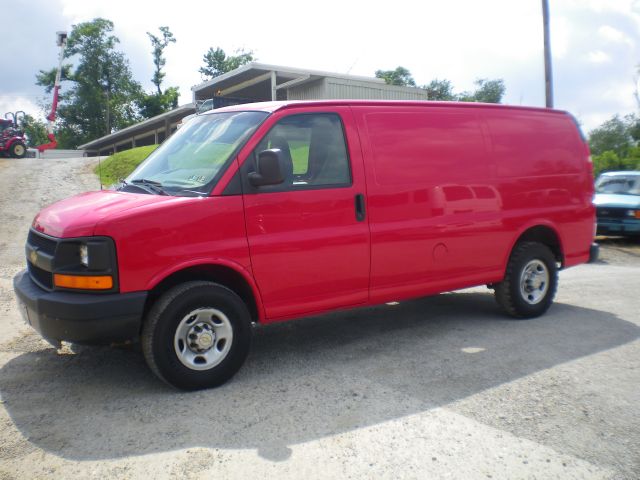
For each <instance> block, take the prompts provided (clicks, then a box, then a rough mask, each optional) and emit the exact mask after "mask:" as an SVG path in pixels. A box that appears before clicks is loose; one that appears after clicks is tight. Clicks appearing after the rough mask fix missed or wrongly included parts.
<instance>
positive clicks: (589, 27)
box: [0, 0, 640, 132]
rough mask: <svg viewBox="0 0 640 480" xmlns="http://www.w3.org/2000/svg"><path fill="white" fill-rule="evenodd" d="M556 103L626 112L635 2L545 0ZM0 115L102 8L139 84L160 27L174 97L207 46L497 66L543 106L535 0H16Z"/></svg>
mask: <svg viewBox="0 0 640 480" xmlns="http://www.w3.org/2000/svg"><path fill="white" fill-rule="evenodd" d="M549 4H550V11H551V45H552V55H553V74H554V96H555V106H556V108H559V109H563V110H568V111H570V112H571V113H573V114H574V115H575V116H576V117H577V118H578V121H579V122H580V123H581V124H582V126H583V129H584V130H585V131H586V132H588V131H590V130H591V129H593V128H595V127H597V126H598V125H600V124H601V123H602V122H604V121H605V120H607V119H609V118H611V117H612V116H613V115H615V114H620V115H625V114H629V113H633V112H635V111H637V110H638V108H639V106H638V103H637V102H636V99H635V97H634V92H635V91H636V85H637V83H638V78H637V67H638V65H639V64H640V0H549ZM3 10H4V11H3V13H2V18H3V22H2V23H3V29H2V40H1V42H2V49H0V51H2V52H3V53H2V56H3V57H4V59H3V61H2V67H0V115H3V114H4V112H6V111H16V110H24V111H27V112H28V113H31V114H34V115H37V116H39V117H41V118H44V113H43V112H42V109H41V107H39V105H40V104H42V103H43V101H46V100H49V98H48V96H46V95H45V93H44V90H43V89H42V88H41V87H38V86H36V85H35V75H36V73H37V72H38V71H39V70H40V69H50V68H52V67H54V66H56V63H57V55H58V49H57V47H56V44H55V38H56V36H55V32H56V31H58V30H68V31H70V30H71V28H72V25H74V24H77V23H81V22H85V21H89V20H92V19H93V18H96V17H103V18H107V19H109V20H111V21H113V22H114V24H115V31H114V33H115V35H116V36H117V37H118V38H119V39H120V43H119V44H118V47H117V48H118V50H120V51H122V52H124V53H125V54H126V56H127V57H128V58H129V61H130V65H131V69H132V71H133V75H134V77H135V79H136V80H138V81H139V82H140V83H141V84H142V85H143V87H144V88H145V89H146V90H147V91H149V92H150V91H151V90H152V83H151V77H152V75H153V63H152V57H151V44H150V42H149V38H148V37H147V35H146V32H152V33H158V27H160V26H168V27H169V28H170V30H171V31H172V32H173V34H174V36H175V38H176V39H177V42H176V43H174V44H171V45H170V46H169V47H168V48H167V49H166V59H167V64H166V67H165V72H166V78H165V80H164V84H163V87H168V86H177V87H179V89H180V94H181V95H180V104H183V103H188V102H190V101H191V87H192V86H193V85H196V84H198V83H200V82H201V81H202V78H201V76H200V74H199V73H198V69H199V68H200V67H201V66H202V63H203V62H202V57H203V55H204V53H205V52H206V51H207V50H208V48H209V47H214V48H215V47H221V48H223V49H224V50H225V51H226V52H227V53H230V52H233V51H235V50H236V49H241V48H244V49H246V50H253V51H254V54H255V56H256V57H257V59H258V61H259V62H261V63H267V64H273V65H283V66H289V67H298V68H309V69H314V70H323V71H329V72H338V73H350V74H353V75H365V76H373V75H374V72H375V71H376V70H378V69H383V70H390V69H394V68H395V67H397V66H399V65H401V66H403V67H405V68H407V69H409V70H410V71H411V73H412V75H413V77H414V78H415V80H416V82H417V84H418V85H423V84H426V83H428V82H429V81H431V80H432V79H434V78H438V79H448V80H451V81H452V82H453V85H454V88H455V90H456V91H458V92H461V91H464V90H472V89H473V86H474V85H473V82H474V80H476V79H478V78H490V79H495V78H502V79H504V81H505V85H506V95H505V98H504V103H507V104H513V105H532V106H544V61H543V50H542V38H543V37H542V8H541V0H483V1H477V0H447V1H445V2H443V1H441V0H421V1H415V2H414V1H402V0H396V1H394V2H389V1H382V2H378V1H376V0H369V1H362V2H361V1H355V0H354V1H346V0H342V1H335V0H323V1H319V2H318V1H316V2H311V1H308V2H307V1H299V0H298V1H278V0H271V1H254V0H245V1H242V2H218V1H215V0H208V1H200V0H183V1H181V2H176V1H175V0H173V1H165V0H154V1H153V2H146V1H144V2H143V1H135V0H127V1H123V0H108V1H104V0H47V1H45V0H15V1H13V2H12V4H11V7H10V8H7V9H3Z"/></svg>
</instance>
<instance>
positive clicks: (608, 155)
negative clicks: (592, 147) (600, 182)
mask: <svg viewBox="0 0 640 480" xmlns="http://www.w3.org/2000/svg"><path fill="white" fill-rule="evenodd" d="M631 150H632V151H633V155H631V156H628V157H624V158H620V157H619V156H618V154H617V153H616V152H613V151H611V150H608V151H606V152H603V153H601V154H600V155H594V156H593V157H592V158H593V174H594V176H595V177H597V176H598V175H600V174H601V173H603V172H615V171H621V170H623V171H624V170H640V148H639V147H633V148H632V149H631Z"/></svg>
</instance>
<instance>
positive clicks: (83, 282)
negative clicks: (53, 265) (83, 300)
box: [53, 273, 113, 290]
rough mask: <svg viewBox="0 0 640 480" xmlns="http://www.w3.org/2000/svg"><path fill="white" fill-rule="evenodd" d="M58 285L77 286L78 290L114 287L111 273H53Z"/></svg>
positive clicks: (64, 286) (63, 286) (65, 286)
mask: <svg viewBox="0 0 640 480" xmlns="http://www.w3.org/2000/svg"><path fill="white" fill-rule="evenodd" d="M53 284H54V285H55V286H56V287H62V288H76V289H78V290H109V289H111V288H113V277H111V276H109V275H100V276H93V275H62V274H59V273H56V274H54V275H53Z"/></svg>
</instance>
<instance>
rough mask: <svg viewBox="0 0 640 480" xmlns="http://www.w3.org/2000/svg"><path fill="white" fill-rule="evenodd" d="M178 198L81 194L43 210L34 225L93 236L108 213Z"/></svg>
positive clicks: (54, 233)
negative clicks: (96, 227) (97, 226)
mask: <svg viewBox="0 0 640 480" xmlns="http://www.w3.org/2000/svg"><path fill="white" fill-rule="evenodd" d="M179 198H180V197H171V196H165V195H146V194H138V193H128V192H116V191H113V190H101V191H98V192H87V193H81V194H80V195H76V196H74V197H70V198H66V199H64V200H61V201H59V202H56V203H54V204H52V205H49V206H48V207H46V208H44V209H42V210H41V211H40V212H39V213H38V214H37V215H36V217H35V218H34V219H33V224H32V227H33V228H34V229H35V230H37V231H38V232H42V233H44V234H46V235H50V236H52V237H59V238H69V237H88V236H91V235H93V233H94V229H95V226H96V224H97V223H98V222H99V221H101V220H102V219H104V218H106V217H108V216H111V215H114V214H118V213H121V212H124V211H129V210H132V209H137V208H140V207H144V206H146V205H151V204H157V203H162V202H171V201H175V200H178V199H179Z"/></svg>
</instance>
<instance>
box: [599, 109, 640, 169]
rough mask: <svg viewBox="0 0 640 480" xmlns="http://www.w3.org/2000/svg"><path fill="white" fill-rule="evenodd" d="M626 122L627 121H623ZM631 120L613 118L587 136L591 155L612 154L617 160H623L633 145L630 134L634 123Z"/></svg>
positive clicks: (633, 130) (616, 116) (633, 128)
mask: <svg viewBox="0 0 640 480" xmlns="http://www.w3.org/2000/svg"><path fill="white" fill-rule="evenodd" d="M625 120H627V121H625ZM632 122H633V120H632V118H629V117H627V119H622V118H620V117H619V116H618V115H615V116H613V117H612V118H610V119H609V120H607V121H606V122H604V123H603V124H602V125H600V126H599V127H598V128H596V129H594V130H592V131H591V133H590V134H589V146H590V148H591V153H592V154H593V155H602V154H604V153H605V152H614V153H615V154H616V155H617V156H618V157H619V158H624V157H626V156H627V154H628V153H629V150H630V149H631V147H632V146H633V145H634V141H633V140H634V139H633V137H632V132H634V133H635V128H637V127H636V126H635V122H633V123H632Z"/></svg>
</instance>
